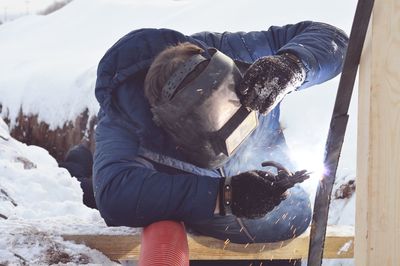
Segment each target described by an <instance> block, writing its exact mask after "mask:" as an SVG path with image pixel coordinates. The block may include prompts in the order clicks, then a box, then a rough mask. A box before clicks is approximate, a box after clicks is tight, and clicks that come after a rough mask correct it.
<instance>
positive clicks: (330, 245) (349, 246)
mask: <svg viewBox="0 0 400 266" xmlns="http://www.w3.org/2000/svg"><path fill="white" fill-rule="evenodd" d="M353 235H354V228H353V227H349V226H337V227H336V226H335V227H328V231H327V238H326V244H325V250H324V256H325V258H352V257H353V246H354V237H353ZM63 237H64V239H65V240H71V241H75V242H77V243H84V244H86V245H87V246H89V247H91V248H94V249H97V250H99V251H101V252H102V253H104V254H105V255H106V256H108V257H109V258H111V259H114V260H137V259H138V257H139V253H140V235H64V236H63ZM308 241H309V231H307V232H306V233H304V234H303V235H301V236H299V237H298V238H295V239H293V240H292V241H284V242H277V243H269V244H248V245H240V244H233V243H228V242H227V241H226V242H224V241H221V240H217V239H214V238H210V237H205V236H193V235H190V234H188V243H189V254H190V259H191V260H222V259H224V260H233V259H235V260H237V259H271V260H273V259H296V258H306V257H307V254H308Z"/></svg>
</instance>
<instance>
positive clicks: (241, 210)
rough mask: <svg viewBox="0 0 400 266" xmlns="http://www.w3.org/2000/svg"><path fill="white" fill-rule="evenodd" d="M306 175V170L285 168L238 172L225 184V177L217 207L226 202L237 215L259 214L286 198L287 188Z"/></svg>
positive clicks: (254, 215) (247, 216) (252, 215)
mask: <svg viewBox="0 0 400 266" xmlns="http://www.w3.org/2000/svg"><path fill="white" fill-rule="evenodd" d="M266 163H271V162H266ZM272 163H274V162H272ZM266 166H273V165H272V164H266ZM307 178H309V174H308V173H307V171H306V170H302V171H297V172H295V173H294V174H293V173H290V172H289V171H285V170H278V173H277V174H273V173H271V172H268V171H259V170H255V171H248V172H244V173H241V174H239V175H236V176H233V177H232V178H231V180H230V181H229V182H230V184H228V187H227V182H226V180H224V184H223V186H221V191H220V195H221V196H222V197H221V198H220V201H221V202H220V209H221V208H222V210H223V211H225V209H226V207H227V205H228V206H229V207H230V208H231V211H232V214H233V215H235V216H237V217H244V218H249V219H255V218H261V217H263V216H265V215H266V214H267V213H268V212H270V211H272V210H273V209H274V208H275V207H276V206H278V205H279V204H280V203H281V201H282V200H284V199H286V196H287V192H286V191H287V190H288V189H289V188H291V187H293V186H294V185H295V184H296V183H301V182H303V181H304V180H306V179H307ZM227 188H228V191H227ZM224 208H225V209H224Z"/></svg>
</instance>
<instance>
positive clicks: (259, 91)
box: [238, 53, 306, 114]
mask: <svg viewBox="0 0 400 266" xmlns="http://www.w3.org/2000/svg"><path fill="white" fill-rule="evenodd" d="M305 78H306V72H305V69H304V67H303V65H302V63H301V62H300V60H299V59H298V58H297V57H296V56H295V55H292V54H287V53H286V54H282V55H274V56H265V57H261V58H260V59H258V60H257V61H255V62H254V63H253V64H252V65H251V66H250V67H249V68H248V69H247V71H246V72H245V74H244V77H243V80H242V83H241V84H240V85H239V87H238V90H239V94H240V95H242V97H241V98H242V104H243V105H244V106H245V107H248V108H250V109H251V110H254V111H259V112H260V113H262V114H268V113H269V112H270V111H271V110H272V109H274V108H275V106H276V105H277V104H278V103H279V102H280V101H281V100H282V99H283V98H284V97H285V95H286V94H288V93H290V92H292V91H294V90H295V89H296V88H298V87H300V86H301V84H302V83H303V82H304V80H305Z"/></svg>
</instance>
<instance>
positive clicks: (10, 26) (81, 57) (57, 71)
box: [0, 0, 357, 265]
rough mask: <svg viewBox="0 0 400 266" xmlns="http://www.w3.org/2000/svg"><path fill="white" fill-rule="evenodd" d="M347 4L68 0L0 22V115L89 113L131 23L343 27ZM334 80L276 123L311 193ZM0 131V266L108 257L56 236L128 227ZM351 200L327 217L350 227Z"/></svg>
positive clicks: (350, 172) (53, 121)
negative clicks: (109, 54)
mask: <svg viewBox="0 0 400 266" xmlns="http://www.w3.org/2000/svg"><path fill="white" fill-rule="evenodd" d="M355 5H356V1H355V0H351V1H350V0H337V1H318V0H303V1H291V0H281V1H278V2H275V1H274V2H273V3H271V1H261V0H246V1H245V0H240V1H239V0H238V1H232V0H219V1H212V0H202V1H199V0H197V1H195V0H147V1H139V0H136V1H128V0H74V1H73V2H72V3H70V4H69V5H67V6H66V7H64V8H63V9H61V10H59V11H57V12H55V13H53V14H50V15H48V16H38V15H30V16H25V17H22V18H20V19H17V20H15V21H12V22H9V23H7V24H3V25H1V26H0V58H1V64H0V73H1V75H0V104H1V105H2V109H1V113H0V116H1V117H8V118H10V119H11V126H14V123H15V119H16V117H17V116H18V112H19V110H20V108H22V110H23V112H24V113H26V114H28V113H30V114H37V115H38V118H39V120H41V121H45V122H46V123H48V124H49V125H50V127H52V128H56V127H59V126H62V125H63V124H64V123H65V122H66V121H69V120H72V119H73V118H74V117H76V116H77V115H78V114H80V113H81V112H82V111H83V110H85V109H86V108H88V110H89V115H94V114H96V113H97V110H98V104H97V102H96V100H95V98H94V93H93V88H94V83H95V79H96V67H97V63H98V61H99V60H100V58H101V57H102V55H103V54H104V53H105V51H106V50H107V49H108V48H109V47H110V46H111V45H112V44H114V43H115V42H116V41H117V40H118V39H119V38H120V37H122V36H123V35H124V34H126V33H128V32H129V31H131V30H134V29H138V28H142V27H157V28H160V27H164V28H173V29H176V30H179V31H182V32H183V33H186V34H191V33H195V32H198V31H204V30H210V31H218V32H221V31H239V30H243V31H250V30H264V29H266V28H268V27H269V26H270V25H284V24H288V23H296V22H298V21H301V20H315V21H322V22H326V23H330V24H333V25H336V26H338V27H340V28H342V29H343V30H345V31H346V32H347V33H349V32H350V27H351V22H352V17H353V14H354V10H355ZM337 85H338V78H336V79H334V80H331V81H329V82H326V83H324V84H322V85H319V86H315V87H313V88H310V89H307V90H305V91H301V92H299V93H292V94H291V95H289V96H288V97H287V98H286V99H285V100H284V102H283V105H282V119H281V122H282V125H283V126H284V128H285V135H286V138H287V142H288V144H289V146H290V147H291V150H292V156H293V158H294V159H295V160H296V162H297V163H298V164H299V165H300V166H301V167H304V168H307V169H309V170H312V171H314V173H315V174H314V177H313V178H312V180H310V181H307V183H306V184H304V186H305V187H306V188H307V189H308V191H310V193H311V195H314V192H315V189H316V184H317V182H318V178H319V175H318V173H319V172H320V170H321V167H320V165H321V162H322V158H323V149H324V145H325V140H326V135H327V132H328V126H329V121H330V115H331V111H332V108H333V103H334V99H335V94H336V89H337ZM356 99H357V98H356V95H355V96H354V97H353V100H352V105H351V107H350V121H349V126H348V131H347V136H346V139H345V145H344V147H343V152H342V156H341V162H340V165H339V169H338V181H337V184H336V188H337V187H339V186H340V185H341V184H343V183H345V182H347V181H348V180H351V179H354V178H355V172H356V171H355V168H356V157H355V156H356V107H357V105H356ZM0 136H1V137H0V189H1V191H0V214H1V215H3V216H5V217H7V218H8V219H4V217H3V218H1V217H0V264H2V263H5V262H11V263H16V264H18V263H21V262H22V261H23V260H24V259H25V260H27V261H29V262H30V263H28V264H36V263H39V262H41V263H44V264H46V261H49V258H52V256H53V255H52V254H58V253H57V252H59V253H62V252H66V253H67V254H68V255H69V256H70V258H71V261H74V262H75V263H77V264H78V263H79V261H80V260H83V261H81V262H82V263H83V262H84V261H86V260H88V261H90V262H91V263H99V264H108V263H111V262H110V261H108V260H107V259H106V258H105V257H104V256H101V255H99V253H98V252H96V251H93V250H89V249H88V248H87V247H84V246H81V245H76V244H72V243H67V242H64V241H62V240H61V238H60V237H59V235H60V234H62V233H63V232H66V231H68V230H72V231H73V232H76V230H91V232H93V231H95V230H99V232H101V231H103V232H104V230H111V231H112V230H123V231H124V230H127V229H109V228H106V227H105V225H104V223H103V221H102V220H101V217H100V216H99V215H98V213H97V212H96V211H93V210H91V209H88V208H86V207H84V206H83V205H82V204H81V192H80V188H79V184H78V183H77V182H76V181H75V180H74V179H73V178H71V177H70V176H69V174H68V173H67V172H66V171H65V170H63V169H61V168H58V167H57V163H56V161H55V160H54V159H53V158H51V157H50V156H49V155H48V153H47V152H46V151H45V150H43V149H41V148H39V147H35V146H26V145H25V144H22V143H19V142H17V141H16V140H14V139H12V138H11V137H10V136H9V134H8V130H7V128H6V125H5V124H4V122H3V121H2V120H0ZM3 191H4V192H6V194H4V193H3ZM15 205H17V206H15ZM354 205H355V197H354V195H353V196H352V197H350V199H339V200H334V202H333V203H332V207H331V213H330V220H329V222H330V223H331V224H347V225H352V224H354ZM60 256H61V257H62V255H60ZM60 256H59V257H60ZM337 263H339V262H336V265H340V264H337ZM350 263H351V262H350ZM331 264H332V262H331ZM334 265H335V264H334ZM347 265H349V264H347ZM350 265H351V264H350Z"/></svg>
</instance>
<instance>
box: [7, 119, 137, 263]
mask: <svg viewBox="0 0 400 266" xmlns="http://www.w3.org/2000/svg"><path fill="white" fill-rule="evenodd" d="M0 181H1V182H0V214H1V215H0V216H1V217H3V218H0V264H1V265H3V264H4V263H6V262H7V263H15V264H19V263H22V261H24V260H26V261H27V262H28V263H29V264H46V263H48V262H49V261H50V260H51V259H57V258H59V257H60V256H61V257H62V256H67V257H68V258H69V259H68V261H70V262H74V263H79V261H80V260H84V261H87V262H91V263H99V264H104V263H108V264H111V262H110V261H109V260H108V259H107V258H106V257H105V256H104V255H102V254H101V253H99V252H98V251H94V250H90V249H89V248H88V247H86V246H83V245H78V244H74V243H71V242H66V241H63V240H62V238H61V237H60V235H61V234H84V233H87V234H117V233H118V234H125V233H135V232H136V230H135V229H131V228H123V227H121V228H109V227H107V226H106V225H105V224H104V221H103V220H102V218H101V217H100V215H99V213H98V212H97V211H96V210H93V209H90V208H87V207H85V206H84V205H83V204H82V191H81V188H80V186H79V182H78V181H77V180H76V179H75V178H73V177H71V176H70V175H69V173H68V172H67V171H66V170H65V169H63V168H59V167H58V165H57V162H56V161H55V159H54V158H52V157H51V156H50V155H49V154H48V152H47V151H46V150H44V149H42V148H40V147H37V146H27V145H25V144H23V143H21V142H18V141H16V140H14V139H13V138H12V137H11V136H10V135H9V131H8V128H7V125H6V124H5V123H4V121H3V120H2V119H0ZM4 218H7V219H4ZM51 254H53V255H51ZM57 254H58V255H57ZM63 254H64V255H63ZM65 254H67V255H65ZM57 256H58V257H57ZM22 258H23V259H22ZM81 262H83V261H81Z"/></svg>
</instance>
